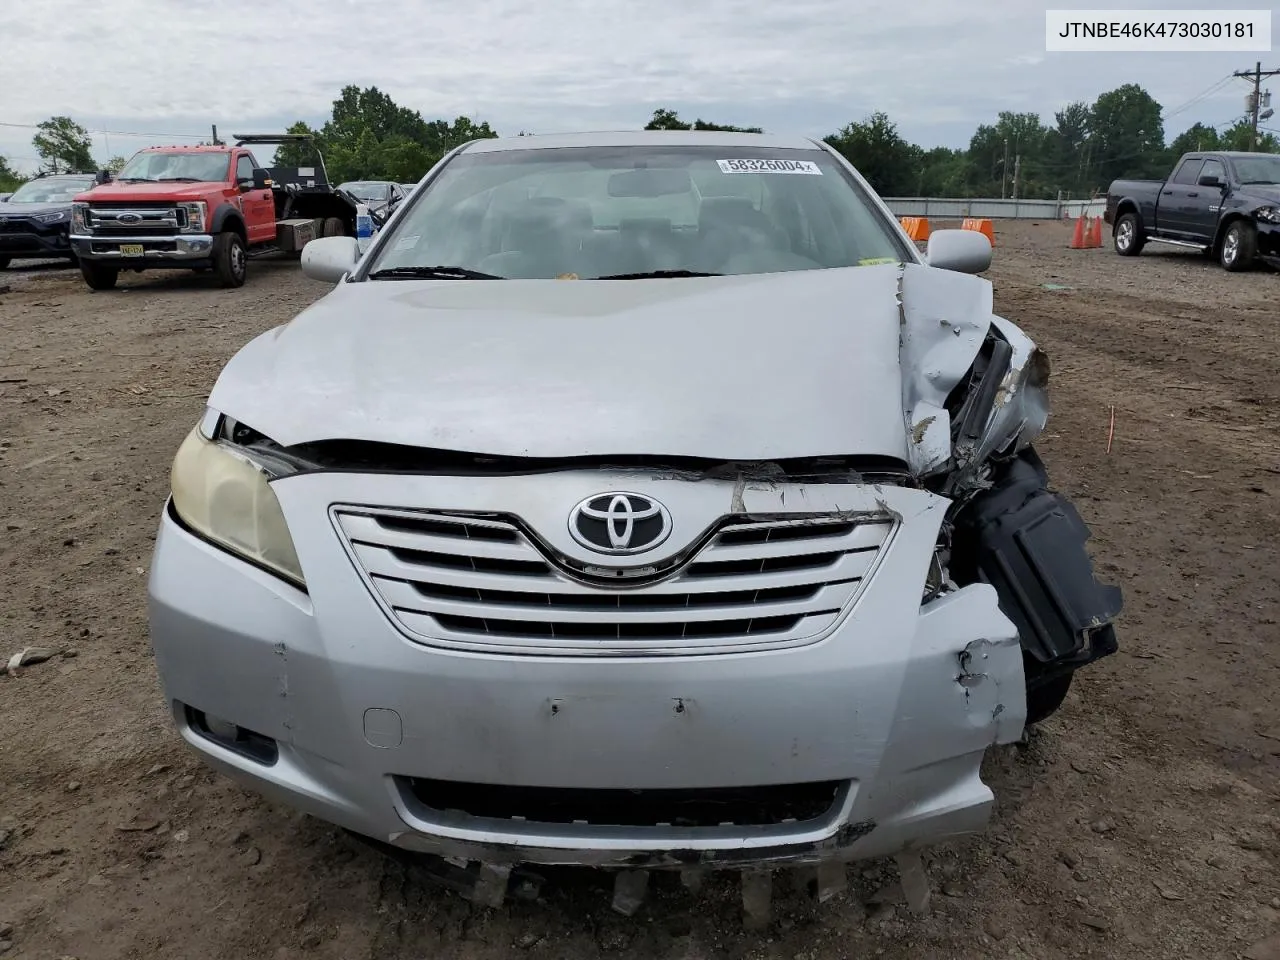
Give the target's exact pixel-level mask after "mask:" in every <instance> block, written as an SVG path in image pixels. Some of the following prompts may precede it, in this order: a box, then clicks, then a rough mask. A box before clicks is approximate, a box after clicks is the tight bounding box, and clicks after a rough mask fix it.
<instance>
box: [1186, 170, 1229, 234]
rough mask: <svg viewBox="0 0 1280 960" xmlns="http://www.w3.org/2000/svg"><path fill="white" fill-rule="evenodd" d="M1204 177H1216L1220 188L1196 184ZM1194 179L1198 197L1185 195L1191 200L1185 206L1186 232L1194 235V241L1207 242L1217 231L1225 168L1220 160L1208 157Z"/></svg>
mask: <svg viewBox="0 0 1280 960" xmlns="http://www.w3.org/2000/svg"><path fill="white" fill-rule="evenodd" d="M1206 177H1217V178H1218V182H1219V183H1220V184H1222V186H1217V187H1215V186H1210V185H1208V184H1204V183H1199V182H1198V181H1200V180H1204V179H1205V178H1206ZM1196 179H1197V184H1196V190H1195V191H1194V193H1196V194H1199V196H1193V193H1192V192H1189V193H1188V194H1187V195H1188V197H1190V198H1191V201H1190V202H1189V203H1188V206H1187V214H1188V215H1187V231H1188V233H1191V234H1194V235H1195V237H1196V239H1200V240H1209V239H1211V238H1212V237H1213V235H1214V234H1215V233H1217V230H1218V217H1219V216H1220V215H1221V210H1222V196H1223V192H1224V187H1225V186H1226V184H1227V166H1226V164H1225V163H1223V162H1222V161H1221V160H1218V159H1216V158H1215V157H1209V158H1208V159H1206V160H1205V162H1204V166H1202V167H1201V168H1200V173H1199V175H1198V176H1197V178H1196Z"/></svg>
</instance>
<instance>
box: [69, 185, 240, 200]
mask: <svg viewBox="0 0 1280 960" xmlns="http://www.w3.org/2000/svg"><path fill="white" fill-rule="evenodd" d="M221 186H222V183H221V182H218V183H190V182H182V183H124V182H122V181H119V180H117V181H114V182H113V183H105V184H102V185H100V186H97V187H94V188H93V191H92V193H91V194H88V195H87V199H89V200H91V201H93V202H95V203H100V202H103V201H107V202H110V201H112V200H181V199H185V198H187V197H194V196H200V195H201V194H204V193H207V192H208V191H209V190H210V189H211V188H218V187H221ZM77 199H79V200H84V199H86V195H85V194H81V195H80V196H79V197H78V198H77Z"/></svg>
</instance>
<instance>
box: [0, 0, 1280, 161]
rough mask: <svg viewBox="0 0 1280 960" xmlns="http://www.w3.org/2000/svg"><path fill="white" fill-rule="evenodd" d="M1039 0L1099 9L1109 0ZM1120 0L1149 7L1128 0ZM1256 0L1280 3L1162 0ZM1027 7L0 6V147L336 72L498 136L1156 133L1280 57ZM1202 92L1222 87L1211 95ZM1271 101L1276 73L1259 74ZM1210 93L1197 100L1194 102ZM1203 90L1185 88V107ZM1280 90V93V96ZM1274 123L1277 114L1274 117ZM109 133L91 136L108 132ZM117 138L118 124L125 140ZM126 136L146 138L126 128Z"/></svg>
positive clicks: (309, 108) (228, 2)
mask: <svg viewBox="0 0 1280 960" xmlns="http://www.w3.org/2000/svg"><path fill="white" fill-rule="evenodd" d="M1052 6H1053V7H1054V8H1090V9H1100V8H1106V9H1112V8H1114V7H1116V6H1117V5H1116V4H1109V3H1107V2H1105V0H1093V2H1092V3H1084V4H1081V3H1071V2H1067V0H1057V2H1054V3H1053V4H1052ZM1122 6H1123V7H1124V8H1126V9H1131V8H1134V7H1138V6H1143V7H1150V6H1151V4H1141V3H1137V2H1133V0H1130V2H1129V3H1125V4H1123V5H1122ZM1158 6H1159V7H1160V8H1162V9H1171V8H1196V7H1200V8H1203V7H1214V6H1219V7H1226V6H1231V7H1239V8H1251V9H1264V10H1265V9H1269V10H1271V11H1272V22H1273V23H1272V26H1273V30H1275V29H1276V27H1278V26H1280V0H1228V2H1223V0H1218V3H1217V4H1216V5H1215V4H1214V3H1213V2H1212V0H1200V3H1199V4H1197V3H1194V2H1193V3H1186V2H1179V0H1164V2H1163V3H1161V4H1159V5H1158ZM1045 7H1046V5H1044V4H1038V3H1034V2H1027V0H909V2H902V0H898V2H879V0H465V2H457V0H271V2H269V3H263V2H260V0H259V2H253V0H110V2H102V0H0V156H5V157H7V158H8V159H9V161H10V163H11V165H13V166H15V167H17V168H18V169H20V170H26V171H30V170H33V169H34V167H35V165H36V163H37V162H38V161H37V157H36V156H35V150H34V148H33V147H32V145H31V136H32V135H33V134H34V133H35V131H34V130H33V129H30V128H29V126H24V125H33V124H35V123H38V122H39V121H41V120H43V119H46V118H48V117H50V116H53V115H68V116H71V117H72V118H73V119H74V120H76V121H77V122H79V123H80V124H81V125H82V126H85V127H86V128H88V129H90V130H91V131H94V137H93V151H94V155H95V157H96V158H97V159H99V160H102V161H104V162H105V161H106V160H107V159H108V158H109V157H110V156H112V155H122V156H129V155H131V154H132V153H133V152H134V151H135V150H137V149H139V148H141V147H144V146H150V145H153V144H157V143H183V142H195V140H196V139H198V138H201V137H206V136H207V135H208V132H209V129H210V125H211V124H217V126H218V131H219V134H220V136H222V137H223V138H224V139H226V138H227V137H228V135H230V134H236V133H248V132H277V131H282V130H283V129H284V128H285V127H286V126H287V125H288V124H290V123H292V122H294V121H295V120H299V119H301V120H306V121H308V122H309V123H312V124H319V123H322V122H323V121H324V120H325V119H326V118H327V116H328V115H329V111H330V107H331V104H332V101H333V100H334V98H335V97H336V96H337V95H338V92H339V91H340V89H341V88H342V87H343V86H344V85H346V84H356V85H358V86H361V87H367V86H377V87H378V88H380V89H381V90H383V91H384V92H386V93H388V94H389V95H390V96H391V97H392V98H393V99H395V100H396V102H397V103H399V104H401V105H404V106H408V107H411V108H414V109H417V110H420V111H421V112H422V114H423V116H424V117H426V118H427V119H429V120H431V119H436V118H446V119H452V118H453V117H456V116H459V115H466V116H469V117H471V118H472V119H474V120H484V121H488V123H489V124H490V125H491V126H492V127H493V128H494V129H496V130H497V131H498V132H499V133H503V134H514V133H516V132H517V131H520V130H525V131H528V132H531V133H556V132H566V131H576V130H602V129H637V128H639V127H642V126H643V125H644V123H645V122H646V121H647V120H648V119H649V117H650V116H651V114H652V113H653V111H654V109H656V108H658V107H669V108H672V109H675V110H677V111H678V112H679V113H680V115H681V117H683V118H684V119H686V120H692V119H694V118H695V117H702V118H703V119H707V120H714V121H716V122H720V123H732V124H737V125H742V126H761V127H763V128H765V129H766V130H768V131H769V132H771V133H773V132H777V133H796V134H802V135H808V136H824V135H826V134H828V133H832V132H834V131H836V130H838V129H839V128H840V127H842V126H843V125H844V124H846V123H848V122H849V121H852V120H861V119H864V118H865V117H866V116H867V115H869V114H870V113H871V112H873V111H876V110H883V111H885V112H887V113H888V114H889V116H890V117H891V118H892V119H893V120H894V121H895V122H896V123H897V125H898V129H899V132H900V133H901V134H902V135H903V136H905V137H906V138H907V139H909V140H912V141H914V142H916V143H920V144H921V145H923V146H926V147H930V146H938V145H941V146H951V147H960V146H965V145H967V143H968V141H969V137H970V135H971V134H972V133H973V131H974V129H975V128H976V127H977V125H978V124H980V123H989V122H993V121H994V119H995V117H996V114H997V113H998V112H999V111H1001V110H1013V111H1018V112H1028V111H1029V112H1036V113H1039V114H1040V115H1041V116H1042V117H1043V118H1044V119H1045V121H1046V122H1048V123H1052V122H1053V114H1054V112H1055V111H1056V110H1059V109H1061V108H1062V107H1063V106H1064V105H1065V104H1067V103H1069V102H1071V101H1073V100H1087V101H1092V100H1093V99H1094V98H1095V97H1096V96H1097V95H1098V94H1099V93H1102V92H1104V91H1106V90H1110V89H1113V88H1115V87H1117V86H1119V85H1121V84H1123V83H1129V82H1136V83H1139V84H1141V85H1142V86H1143V87H1145V88H1146V89H1147V91H1148V92H1149V93H1151V94H1152V96H1154V97H1155V98H1156V99H1157V100H1158V101H1159V102H1160V103H1161V104H1163V105H1164V108H1165V111H1166V120H1165V131H1166V136H1167V137H1168V138H1170V139H1172V137H1173V136H1174V135H1176V134H1177V133H1179V132H1181V131H1182V130H1183V129H1185V128H1186V127H1188V126H1190V125H1191V124H1192V123H1194V122H1196V121H1202V122H1205V123H1208V124H1213V125H1226V124H1228V123H1230V122H1231V121H1232V120H1234V119H1235V118H1237V117H1239V116H1240V115H1242V114H1243V112H1244V95H1245V93H1246V92H1247V91H1248V87H1247V85H1246V84H1245V82H1244V81H1243V80H1229V79H1227V78H1228V77H1229V75H1230V74H1231V73H1232V71H1235V70H1245V69H1252V68H1253V65H1254V63H1255V62H1256V61H1257V60H1258V59H1261V60H1262V65H1263V68H1264V69H1267V68H1268V67H1272V68H1280V44H1276V53H1275V55H1272V54H1270V53H1165V52H1162V53H1057V52H1055V53H1046V52H1045ZM1215 85H1216V88H1215ZM1273 86H1275V88H1276V90H1277V93H1280V77H1277V78H1275V81H1274V82H1273ZM1206 91H1209V95H1207V96H1203V97H1202V96H1201V95H1202V94H1205V93H1206ZM1196 98H1199V99H1196ZM1278 103H1280V101H1278ZM1277 113H1278V116H1277V119H1276V120H1273V121H1272V124H1273V125H1275V126H1276V127H1280V111H1277ZM103 131H105V133H104V132H103ZM126 134H130V135H126ZM132 134H146V136H136V135H132Z"/></svg>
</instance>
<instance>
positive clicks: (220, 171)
mask: <svg viewBox="0 0 1280 960" xmlns="http://www.w3.org/2000/svg"><path fill="white" fill-rule="evenodd" d="M230 162H231V155H230V154H229V153H197V152H194V151H193V152H189V153H160V152H156V153H139V154H137V155H135V156H134V158H133V159H132V160H130V161H129V162H128V163H126V164H125V165H124V169H123V170H121V171H120V173H119V174H118V175H117V179H119V180H195V181H199V182H201V183H216V182H219V181H222V180H226V179H227V167H228V165H229V164H230Z"/></svg>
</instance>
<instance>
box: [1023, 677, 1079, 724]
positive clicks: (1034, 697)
mask: <svg viewBox="0 0 1280 960" xmlns="http://www.w3.org/2000/svg"><path fill="white" fill-rule="evenodd" d="M1073 676H1074V674H1071V673H1064V674H1062V676H1060V677H1054V678H1053V679H1052V680H1049V681H1047V682H1045V683H1042V684H1040V685H1039V686H1036V687H1033V688H1032V689H1030V690H1028V691H1027V726H1028V727H1029V726H1031V725H1032V724H1035V723H1041V722H1042V721H1044V720H1048V719H1049V718H1050V717H1051V716H1053V715H1054V714H1055V713H1057V712H1058V708H1059V707H1061V706H1062V702H1063V701H1064V700H1066V699H1067V691H1068V690H1070V689H1071V678H1072V677H1073Z"/></svg>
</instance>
